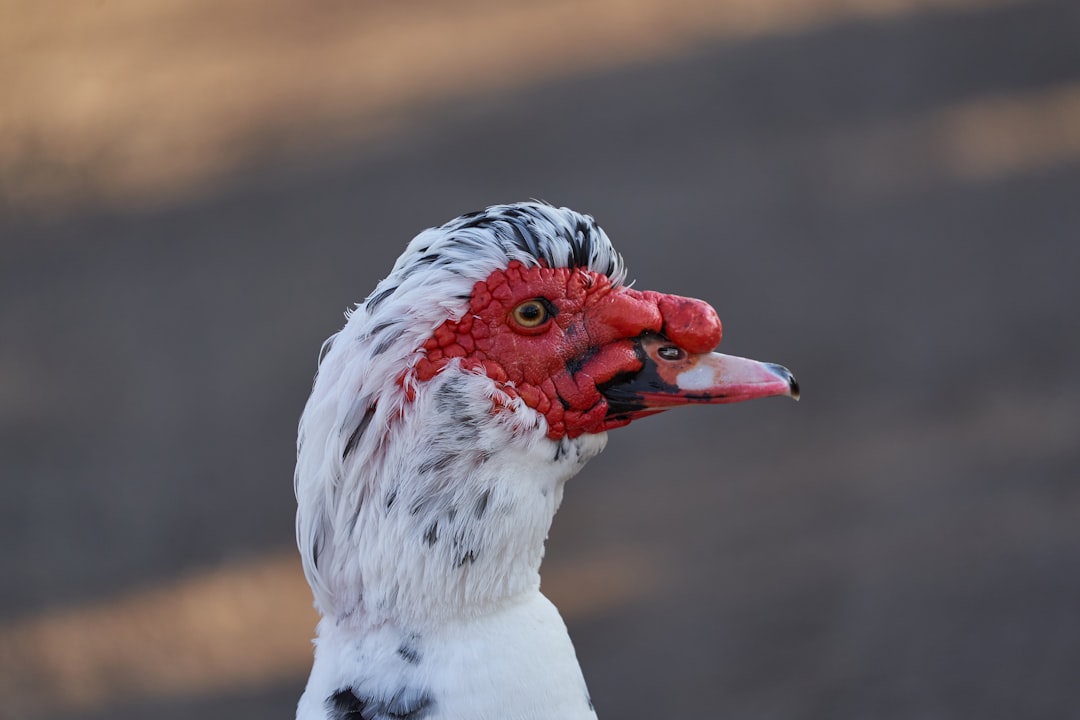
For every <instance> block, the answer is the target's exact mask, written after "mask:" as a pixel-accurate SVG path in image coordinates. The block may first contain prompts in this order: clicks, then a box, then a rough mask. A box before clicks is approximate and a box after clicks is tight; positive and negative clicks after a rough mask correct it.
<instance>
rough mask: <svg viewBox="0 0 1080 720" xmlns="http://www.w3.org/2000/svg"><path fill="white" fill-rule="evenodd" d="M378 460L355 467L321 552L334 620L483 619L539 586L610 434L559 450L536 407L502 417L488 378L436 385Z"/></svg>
mask: <svg viewBox="0 0 1080 720" xmlns="http://www.w3.org/2000/svg"><path fill="white" fill-rule="evenodd" d="M430 385H431V387H429V388H425V389H424V390H425V392H423V393H422V394H420V395H418V396H417V397H416V399H415V401H414V402H413V403H412V406H411V407H409V408H408V409H407V411H406V412H404V413H403V414H402V415H400V416H399V417H397V418H395V420H394V422H393V423H391V426H390V427H389V428H387V430H386V432H387V433H388V438H387V440H386V442H385V443H382V444H381V445H379V446H378V449H377V450H376V451H375V452H373V453H371V454H370V455H368V456H366V457H365V456H359V455H358V456H356V457H350V458H347V459H346V461H345V463H344V466H343V473H344V478H343V482H342V484H341V488H340V495H339V497H338V498H337V507H336V508H334V509H333V510H332V518H333V522H332V524H333V525H334V528H333V533H332V534H331V535H330V539H331V542H330V544H329V546H328V547H327V548H325V549H323V550H322V551H321V552H322V555H323V558H324V559H320V565H322V563H324V562H326V563H329V564H330V565H329V566H328V567H325V569H323V568H321V569H323V572H324V573H325V575H326V577H327V582H328V585H329V588H330V590H331V593H332V595H333V597H334V603H333V607H332V608H323V611H324V613H326V614H327V615H331V616H333V617H335V619H336V620H338V621H340V622H346V623H349V624H354V625H358V626H364V625H367V626H371V625H378V624H381V623H383V622H386V621H391V622H398V623H403V624H410V625H423V624H426V623H432V622H441V621H443V620H445V619H449V618H461V617H468V616H478V615H483V614H485V613H488V612H490V611H492V610H494V609H497V608H498V607H499V606H500V604H502V603H504V602H506V601H508V600H510V599H512V598H514V597H516V596H519V595H521V594H523V593H527V592H535V591H536V590H537V589H538V588H539V584H540V576H539V570H540V562H541V560H542V558H543V554H544V541H545V540H546V538H547V534H548V530H549V529H550V527H551V521H552V519H553V517H554V515H555V511H556V510H557V509H558V507H559V504H560V502H561V501H562V494H563V485H564V484H565V482H566V481H567V480H568V479H569V478H570V477H572V476H573V475H574V474H575V473H577V472H578V470H580V469H581V467H582V466H583V465H584V464H585V463H586V462H587V461H588V460H589V459H590V458H592V457H593V456H594V455H596V454H597V453H598V452H600V450H602V449H603V447H604V444H605V443H606V436H605V435H582V436H580V437H578V438H576V439H574V440H567V439H564V440H562V441H555V440H551V439H549V438H547V437H546V436H545V434H544V429H543V427H542V421H540V420H538V416H536V415H535V413H533V412H532V411H531V410H529V409H528V408H523V407H516V408H515V407H511V408H508V409H507V410H506V411H504V412H500V413H499V414H497V415H494V414H493V413H492V404H491V399H490V395H487V394H486V393H485V392H483V391H482V390H483V389H487V388H489V387H490V381H489V380H488V379H487V378H484V377H481V376H477V375H472V374H468V373H460V372H451V373H445V374H444V376H440V377H439V378H437V379H435V380H433V381H432V382H431V383H430Z"/></svg>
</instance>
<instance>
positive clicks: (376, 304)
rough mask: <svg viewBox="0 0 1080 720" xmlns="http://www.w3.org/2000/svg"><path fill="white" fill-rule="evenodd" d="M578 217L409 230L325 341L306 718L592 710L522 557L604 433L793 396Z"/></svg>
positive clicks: (304, 491) (530, 719)
mask: <svg viewBox="0 0 1080 720" xmlns="http://www.w3.org/2000/svg"><path fill="white" fill-rule="evenodd" d="M624 277H625V270H624V268H623V261H622V258H621V257H620V256H619V255H618V253H616V252H615V250H614V249H613V248H612V246H611V242H610V241H609V240H608V238H607V236H606V235H605V234H604V232H603V231H602V230H601V229H600V228H599V227H598V226H597V225H596V223H595V222H594V221H593V219H592V218H591V217H589V216H587V215H580V214H578V213H576V212H573V211H571V210H569V209H566V208H554V207H551V206H549V205H545V204H541V203H519V204H513V205H500V206H495V207H490V208H488V209H487V210H484V211H483V212H478V213H471V214H468V215H463V216H461V217H459V218H457V219H455V220H452V221H451V222H449V223H447V224H446V225H443V226H442V227H439V228H433V229H430V230H426V231H424V232H422V233H420V235H418V236H417V237H416V238H415V239H413V241H412V242H411V243H410V244H409V246H408V248H407V249H406V250H405V253H404V254H403V255H402V256H401V257H400V258H398V261H397V263H396V264H395V265H394V268H393V270H392V271H391V273H390V275H389V276H388V277H387V278H386V279H384V280H383V281H382V282H381V283H379V285H378V287H376V289H375V291H374V292H373V293H372V294H371V295H370V296H368V298H367V300H366V301H365V302H364V303H362V304H360V305H359V306H358V307H357V308H356V310H355V311H353V312H352V313H351V314H350V315H349V318H348V322H347V323H346V324H345V327H344V328H343V329H342V330H341V331H340V332H339V333H337V334H336V335H335V336H334V337H332V338H330V340H328V341H327V342H326V344H325V345H324V350H323V352H324V354H323V357H322V359H321V361H320V364H319V370H318V375H317V377H316V380H315V384H314V388H313V390H312V393H311V398H310V399H309V400H308V403H307V406H306V407H305V409H304V414H303V417H302V418H301V421H300V431H299V439H298V452H297V464H296V477H295V483H296V498H297V503H298V510H297V517H296V532H297V541H298V543H299V546H300V553H301V555H302V556H303V562H304V571H305V573H306V575H307V579H308V582H309V583H310V584H311V587H312V590H313V591H314V594H315V605H316V607H317V608H318V610H319V612H320V613H321V614H322V616H323V617H322V620H321V621H320V622H319V626H318V637H317V639H316V641H315V645H316V648H315V662H314V667H313V668H312V671H311V677H310V679H309V680H308V684H307V688H306V690H305V691H304V694H303V697H302V698H301V699H300V703H299V706H298V709H297V718H299V719H300V720H316V719H319V720H327V719H329V720H344V719H346V718H347V719H350V720H360V719H361V718H363V720H390V719H396V720H401V719H408V720H421V718H423V719H424V720H484V719H489V718H490V719H492V720H494V719H498V720H511V719H515V720H534V719H539V718H545V719H551V720H573V719H575V718H595V717H596V713H595V712H594V710H593V706H592V702H591V701H590V699H589V694H588V691H587V689H586V686H585V680H584V678H583V677H582V674H581V669H580V668H579V666H578V662H577V658H576V656H575V653H574V648H573V646H572V645H571V642H570V638H569V636H568V634H567V632H566V626H565V625H564V623H563V621H562V618H560V616H559V613H558V611H557V610H556V609H555V607H554V606H553V605H552V604H551V602H550V601H548V600H547V598H545V597H544V596H543V595H542V594H541V593H540V561H541V559H542V558H543V555H544V541H545V539H546V538H547V534H548V529H549V528H550V526H551V521H552V518H553V517H554V514H555V511H556V510H557V509H558V507H559V503H560V501H561V500H562V495H563V484H564V483H565V482H566V481H567V480H568V479H569V478H570V477H572V476H573V475H574V474H575V473H577V472H578V471H579V470H580V469H581V468H582V466H583V465H584V464H585V463H586V462H587V461H588V460H589V459H590V458H592V457H593V456H594V455H596V454H597V453H599V452H600V451H601V450H602V449H603V447H604V444H605V442H606V440H607V436H606V431H607V430H609V429H611V428H615V427H620V426H622V425H626V424H627V423H629V422H631V421H632V420H634V419H636V418H639V417H643V416H645V415H649V414H653V413H657V412H660V411H662V410H665V409H668V408H671V407H675V406H677V405H685V404H689V403H725V402H737V401H740V400H749V399H752V398H758V397H766V396H770V395H787V396H791V397H795V398H797V397H798V385H797V384H796V382H795V379H794V377H793V376H792V375H791V373H790V372H788V371H787V370H786V369H784V368H782V367H780V366H778V365H771V364H766V363H759V362H755V361H752V360H746V359H742V358H735V357H730V356H725V355H720V354H718V353H712V352H710V351H711V350H712V349H713V348H714V347H715V346H716V345H717V343H719V341H720V335H721V328H720V321H719V319H718V318H717V316H716V312H715V311H714V310H713V309H712V308H711V307H710V306H709V305H707V304H706V303H704V302H702V301H700V300H693V299H689V298H683V297H678V296H674V295H664V294H660V293H655V292H641V291H638V290H633V289H630V288H629V287H627V286H625V285H624V284H623V279H624Z"/></svg>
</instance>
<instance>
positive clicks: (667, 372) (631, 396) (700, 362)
mask: <svg viewBox="0 0 1080 720" xmlns="http://www.w3.org/2000/svg"><path fill="white" fill-rule="evenodd" d="M636 342H637V346H638V355H639V357H640V358H641V360H642V368H641V370H639V371H638V372H636V373H634V374H633V375H631V376H622V377H620V378H616V379H615V380H613V381H612V382H610V383H607V384H606V385H605V386H603V387H601V388H599V389H600V392H601V393H603V395H604V397H606V398H607V401H608V417H609V418H612V419H614V418H618V419H622V420H631V419H633V418H636V417H642V416H644V415H652V414H654V413H657V412H661V411H663V410H667V409H669V408H673V407H678V406H680V405H692V404H719V403H733V402H742V401H743V400H753V399H755V398H763V397H772V396H774V395H785V396H787V397H790V398H794V399H795V400H798V399H799V383H798V382H797V381H796V380H795V376H794V375H792V374H791V371H790V370H788V369H787V368H785V367H783V366H781V365H775V364H773V363H764V362H758V361H757V360H749V359H747V358H741V357H735V356H732V355H722V354H721V353H715V352H707V353H696V354H695V353H689V352H687V351H686V350H684V349H683V348H681V347H679V346H678V345H677V344H675V343H673V342H672V341H670V340H668V339H667V338H665V337H663V336H661V335H645V336H643V337H641V338H638V340H637V341H636Z"/></svg>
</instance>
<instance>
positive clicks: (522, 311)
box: [513, 298, 552, 330]
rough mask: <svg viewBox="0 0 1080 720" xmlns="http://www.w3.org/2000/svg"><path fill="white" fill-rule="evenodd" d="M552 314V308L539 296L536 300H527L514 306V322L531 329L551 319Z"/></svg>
mask: <svg viewBox="0 0 1080 720" xmlns="http://www.w3.org/2000/svg"><path fill="white" fill-rule="evenodd" d="M551 315H552V313H551V310H549V309H548V304H547V303H546V302H544V301H543V300H541V299H539V298H537V299H535V300H526V301H525V302H523V303H521V304H520V305H518V306H517V307H516V308H514V312H513V316H514V322H516V323H517V324H518V325H520V326H521V327H523V328H526V329H529V330H532V329H534V328H538V327H540V326H541V325H543V324H544V323H546V322H547V321H548V320H550V319H551Z"/></svg>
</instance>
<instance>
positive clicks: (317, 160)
mask: <svg viewBox="0 0 1080 720" xmlns="http://www.w3.org/2000/svg"><path fill="white" fill-rule="evenodd" d="M60 5H61V4H54V3H7V4H6V5H4V6H2V7H0V84H2V85H0V86H2V87H5V88H9V89H10V91H8V90H5V92H4V95H5V97H6V98H7V100H5V101H4V102H3V103H2V104H0V193H2V195H0V208H2V212H0V333H2V337H3V342H0V478H2V482H3V489H4V493H5V501H4V502H3V503H2V504H0V521H2V522H0V527H2V530H0V548H2V549H0V577H3V578H4V582H3V593H2V594H0V707H2V708H4V709H3V710H0V717H6V715H5V713H7V714H8V715H10V716H11V717H66V718H99V717H101V718H103V717H109V718H125V717H132V718H135V717H145V716H150V715H153V716H155V717H158V718H169V717H205V718H216V717H221V718H225V717H229V718H237V717H267V716H269V717H289V716H290V715H291V713H292V705H293V703H294V702H295V699H296V697H297V696H298V693H299V689H300V687H301V686H302V683H303V680H304V677H305V674H306V670H307V668H306V663H307V660H308V647H307V638H308V636H309V634H310V630H311V624H312V617H311V613H310V610H309V608H308V606H307V605H308V599H307V595H306V592H305V590H304V587H303V584H302V577H301V576H300V574H299V570H298V568H297V567H296V565H295V563H294V560H293V555H292V550H291V547H290V546H291V539H292V519H291V513H292V497H291V485H290V479H291V472H292V445H293V442H294V429H295V421H296V419H297V416H298V414H299V410H300V407H301V405H302V403H303V400H304V397H305V394H306V391H307V389H308V388H309V387H310V386H309V382H310V377H311V374H312V371H313V368H314V360H315V353H316V351H317V348H318V346H319V343H320V341H321V339H322V338H323V337H325V336H326V335H328V334H329V333H330V332H332V331H333V330H334V329H336V328H337V327H338V325H339V324H340V317H341V316H340V315H339V313H340V312H341V311H342V310H343V309H344V308H345V307H346V306H347V305H348V304H349V303H351V302H354V301H356V300H357V299H359V298H361V297H363V296H364V295H365V294H366V293H367V291H368V290H369V289H370V288H371V287H372V286H373V284H374V283H375V282H376V281H377V280H378V279H379V278H380V277H381V276H382V275H383V274H384V273H385V272H386V271H387V270H388V268H389V267H390V265H391V263H392V262H393V259H394V257H395V256H396V255H397V253H398V252H399V251H400V249H401V248H402V247H403V245H404V243H405V242H406V241H407V240H408V238H409V237H411V236H412V235H413V234H415V232H416V231H418V230H419V229H422V228H424V227H427V226H430V225H433V224H437V223H439V222H442V221H443V220H445V219H447V218H449V217H451V216H453V215H456V214H457V213H459V212H462V211H465V210H469V209H474V208H477V207H480V206H483V205H485V204H489V203H492V202H502V201H509V200H514V199H522V198H527V197H542V198H546V199H548V200H550V201H552V202H556V203H559V204H566V205H569V206H572V207H574V208H577V209H580V210H584V211H587V212H591V213H593V214H594V215H596V216H597V217H598V219H599V220H600V221H601V222H602V223H603V224H604V226H605V228H606V229H607V230H608V232H609V234H610V235H611V236H612V237H613V238H614V239H615V241H616V243H617V244H618V246H619V247H620V249H621V250H622V252H623V253H624V254H625V256H626V257H627V260H628V262H629V264H630V267H631V274H632V275H633V276H634V277H636V278H637V280H638V283H639V286H641V287H654V288H657V289H663V290H669V291H674V292H679V293H681V294H687V295H696V296H698V297H703V298H705V299H707V300H709V301H711V302H712V303H713V304H715V305H716V306H717V307H718V309H719V311H720V314H721V317H722V318H723V319H724V321H725V328H726V332H725V347H726V348H727V349H728V350H729V351H731V352H735V353H738V354H746V355H751V356H755V357H761V358H764V359H770V360H776V361H780V362H783V363H785V364H787V365H789V366H790V367H792V368H793V369H794V370H795V371H796V372H797V373H798V375H799V377H800V380H801V381H802V383H803V386H804V392H805V394H804V401H803V402H802V403H800V405H798V406H794V405H790V404H785V403H780V402H762V403H758V404H751V405H746V406H736V407H731V408H719V409H717V408H710V409H693V410H687V411H684V412H682V413H673V414H671V415H669V416H664V417H660V418H655V419H651V420H649V421H645V422H641V423H637V424H635V425H634V426H632V427H630V428H627V429H625V430H621V431H619V432H617V433H613V435H612V439H611V443H610V445H609V449H608V451H607V452H606V453H605V454H604V455H603V456H602V457H601V458H599V459H598V460H596V461H594V462H593V464H591V465H590V466H589V468H587V470H586V471H585V472H584V473H583V475H581V476H580V477H579V478H577V479H576V480H575V481H574V482H573V483H572V485H571V486H570V488H569V491H568V493H567V498H566V502H565V505H564V508H563V510H562V511H561V513H560V515H559V517H558V518H557V520H556V526H555V528H554V529H553V532H552V539H551V541H550V543H549V549H548V560H547V562H546V564H545V589H547V590H548V592H549V594H551V595H552V596H553V598H554V599H555V600H556V602H557V604H559V605H560V607H562V608H563V609H564V610H565V613H566V615H567V618H568V621H569V623H570V625H571V632H572V634H573V636H574V638H575V641H576V643H577V646H578V650H579V655H580V656H581V659H582V662H583V665H584V666H585V670H586V675H587V678H588V679H589V681H590V687H591V690H592V695H593V698H594V700H595V702H596V705H597V707H598V709H599V710H600V712H601V716H602V717H608V718H654V717H677V716H698V717H738V718H867V717H873V718H939V717H940V718H952V717H965V718H966V717H980V718H1017V717H1023V718H1067V717H1080V692H1078V691H1077V690H1076V688H1075V684H1076V683H1075V676H1076V672H1077V668H1080V613H1078V611H1077V609H1078V608H1080V442H1078V437H1080V403H1078V401H1080V380H1078V379H1077V375H1076V372H1075V368H1076V367H1077V365H1078V360H1080V335H1078V334H1077V333H1076V332H1075V326H1076V321H1075V317H1074V315H1075V311H1076V309H1077V308H1078V307H1080V289H1078V283H1077V282H1076V278H1077V277H1078V275H1080V272H1078V271H1080V242H1078V241H1080V202H1078V201H1077V198H1080V44H1078V43H1077V42H1076V38H1077V37H1080V6H1077V5H1076V4H1075V3H1074V2H1072V0H1057V1H1052V0H1039V1H1036V2H1026V3H1018V2H992V3H991V2H987V3H980V2H977V1H976V0H970V1H967V2H963V1H961V0H954V1H952V2H930V1H928V0H924V1H922V2H902V1H901V0H891V1H889V2H885V1H884V0H881V1H877V0H854V1H851V2H814V1H811V0H805V1H802V2H799V1H797V0H787V1H786V2H784V3H776V4H768V5H766V4H763V3H751V2H743V3H740V2H736V1H734V0H728V1H727V2H721V3H704V2H702V3H687V4H685V5H681V6H678V7H677V8H674V9H673V8H672V6H671V5H670V4H662V3H659V2H657V3H652V2H634V3H614V2H605V1H603V0H594V1H591V2H585V3H580V4H569V3H567V4H563V3H531V2H525V1H524V0H521V1H519V2H513V3H495V2H486V1H485V0H472V1H471V2H466V3H461V4H458V5H455V6H454V7H453V8H452V9H450V8H449V6H447V5H445V4H438V3H432V2H422V1H421V0H415V1H410V2H406V3H397V4H382V3H374V2H367V3H355V4H353V3H332V4H327V5H326V6H324V7H323V8H320V9H319V10H318V11H315V10H312V9H311V7H310V6H308V5H303V4H299V3H287V2H274V3H239V2H234V3H229V4H219V3H209V2H206V3H204V2H186V3H171V2H162V3H153V4H150V3H136V2H129V3H118V2H109V1H107V0H106V1H105V2H99V3H96V4H89V3H88V4H82V5H78V6H76V5H71V6H67V5H64V6H63V7H62V8H61V7H60ZM762 8H766V9H762Z"/></svg>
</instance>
